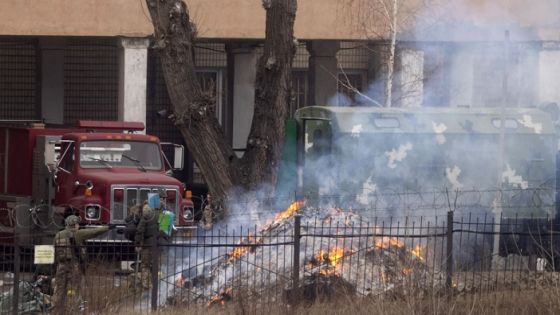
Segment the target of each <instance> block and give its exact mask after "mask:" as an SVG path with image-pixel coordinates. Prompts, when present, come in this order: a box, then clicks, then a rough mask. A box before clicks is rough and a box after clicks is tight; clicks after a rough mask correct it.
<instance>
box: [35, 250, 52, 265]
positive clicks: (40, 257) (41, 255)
mask: <svg viewBox="0 0 560 315" xmlns="http://www.w3.org/2000/svg"><path fill="white" fill-rule="evenodd" d="M35 264H54V245H35Z"/></svg>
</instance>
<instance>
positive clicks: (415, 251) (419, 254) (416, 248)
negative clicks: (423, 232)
mask: <svg viewBox="0 0 560 315" xmlns="http://www.w3.org/2000/svg"><path fill="white" fill-rule="evenodd" d="M410 252H411V253H412V255H413V256H414V257H416V258H418V259H420V261H424V257H422V247H421V246H420V245H416V246H414V248H413V249H411V250H410Z"/></svg>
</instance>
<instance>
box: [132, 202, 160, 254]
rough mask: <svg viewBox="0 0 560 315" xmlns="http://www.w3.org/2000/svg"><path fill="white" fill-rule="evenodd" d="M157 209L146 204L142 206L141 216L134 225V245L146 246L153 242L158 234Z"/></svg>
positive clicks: (158, 212)
mask: <svg viewBox="0 0 560 315" xmlns="http://www.w3.org/2000/svg"><path fill="white" fill-rule="evenodd" d="M159 214H160V211H159V210H154V209H152V208H150V207H149V206H148V205H147V204H146V205H144V207H143V208H142V216H141V217H140V222H139V223H138V226H137V227H136V235H135V238H134V245H135V246H148V245H151V244H154V242H155V241H156V240H157V237H158V234H159V224H158V219H159Z"/></svg>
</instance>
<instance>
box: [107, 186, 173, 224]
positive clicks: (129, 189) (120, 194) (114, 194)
mask: <svg viewBox="0 0 560 315" xmlns="http://www.w3.org/2000/svg"><path fill="white" fill-rule="evenodd" d="M159 189H164V190H165V191H167V195H168V196H169V195H170V191H171V192H173V193H172V194H171V195H172V196H175V198H174V199H169V198H168V200H167V205H166V208H167V209H168V210H171V211H174V212H175V213H178V212H177V207H178V205H179V196H180V195H179V192H178V189H177V188H176V187H159V186H158V187H138V186H113V187H112V189H111V221H112V222H114V223H122V222H124V219H125V218H126V217H127V215H128V211H129V209H130V208H131V207H133V206H135V205H142V204H143V203H144V201H146V200H148V193H151V192H153V193H157V192H158V190H159Z"/></svg>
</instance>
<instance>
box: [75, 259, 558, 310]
mask: <svg viewBox="0 0 560 315" xmlns="http://www.w3.org/2000/svg"><path fill="white" fill-rule="evenodd" d="M88 274H89V275H90V276H91V280H90V281H88V283H87V285H86V290H85V292H83V294H84V298H85V299H86V300H87V301H88V310H89V311H90V312H94V313H96V314H115V313H118V314H128V315H133V314H134V315H135V314H146V311H147V310H148V309H149V298H148V299H142V298H139V295H138V294H134V292H131V289H129V287H128V281H129V280H130V279H129V278H127V277H122V278H120V279H119V280H118V281H116V280H115V278H114V276H113V275H112V274H111V272H110V271H109V270H106V269H104V268H103V267H96V268H91V269H90V270H88ZM530 278H532V279H533V280H535V279H536V278H538V277H536V276H534V275H533V276H532V277H530ZM525 281H527V279H525ZM521 282H523V281H521ZM117 283H118V285H116V284H117ZM557 283H558V281H551V282H546V281H542V282H539V283H538V284H536V285H535V286H534V287H536V288H534V289H525V290H520V289H504V288H505V287H507V286H505V287H503V288H502V290H496V291H491V290H488V291H490V292H482V293H481V292H480V291H476V290H475V291H463V293H458V294H455V295H452V296H445V295H442V294H441V293H437V292H433V293H426V292H425V291H424V292H421V293H419V294H414V295H410V292H413V291H414V290H408V291H403V292H400V293H396V291H395V292H392V294H390V295H389V294H386V295H384V296H379V297H374V298H373V297H365V298H358V297H357V296H356V295H344V296H340V295H337V297H336V300H328V301H322V302H316V303H313V304H308V305H305V304H303V303H302V304H301V305H298V306H288V305H282V304H281V303H278V304H275V303H269V304H266V305H255V304H254V303H252V302H251V300H250V299H249V298H243V297H242V294H241V293H240V292H241V291H238V293H237V295H236V299H235V300H234V301H230V302H227V303H225V305H214V306H212V307H208V306H206V305H181V306H169V307H165V308H162V309H160V310H159V311H158V313H160V314H171V315H175V314H176V315H179V314H186V315H190V314H210V315H212V314H235V315H237V314H267V315H287V314H301V315H315V314H316V315H325V314H351V315H359V314H368V315H369V314H407V315H408V314H459V315H463V314H465V315H466V314H507V315H514V314H530V315H536V314H560V287H558V286H556V284H557ZM514 287H517V288H519V287H521V286H514ZM419 296H421V297H419ZM140 303H142V304H144V305H143V306H142V307H139V304H140ZM141 310H142V311H141Z"/></svg>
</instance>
